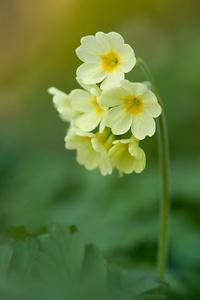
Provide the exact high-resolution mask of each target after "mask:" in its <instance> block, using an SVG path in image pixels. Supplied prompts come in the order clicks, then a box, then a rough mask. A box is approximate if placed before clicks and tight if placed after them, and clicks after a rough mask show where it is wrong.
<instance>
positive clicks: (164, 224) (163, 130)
mask: <svg viewBox="0 0 200 300" xmlns="http://www.w3.org/2000/svg"><path fill="white" fill-rule="evenodd" d="M137 63H138V66H140V67H141V69H142V71H143V73H144V75H145V77H146V78H147V80H148V81H150V82H151V84H152V89H153V92H154V93H155V94H156V96H157V98H158V102H159V103H160V104H161V106H162V114H161V116H160V117H159V118H158V121H157V127H158V149H159V158H160V169H161V176H162V197H161V207H160V233H159V244H158V254H157V255H158V256H157V260H158V261H157V264H158V276H159V278H160V279H164V276H165V270H166V264H167V244H168V219H169V209H170V199H169V151H168V133H167V127H166V121H165V114H164V109H163V104H162V100H161V98H160V96H159V93H158V91H157V88H156V85H155V83H154V80H153V77H152V75H151V73H150V71H149V70H148V68H147V66H146V65H145V63H144V62H143V60H142V59H141V58H137Z"/></svg>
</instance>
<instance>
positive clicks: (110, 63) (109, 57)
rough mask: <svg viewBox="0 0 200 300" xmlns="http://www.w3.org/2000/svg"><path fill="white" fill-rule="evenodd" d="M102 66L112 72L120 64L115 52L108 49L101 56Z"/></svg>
mask: <svg viewBox="0 0 200 300" xmlns="http://www.w3.org/2000/svg"><path fill="white" fill-rule="evenodd" d="M101 60H102V68H103V70H105V71H108V72H112V71H114V70H115V69H117V68H118V66H119V64H120V57H119V55H118V54H117V53H115V52H113V51H110V52H108V53H106V54H105V55H102V56H101Z"/></svg>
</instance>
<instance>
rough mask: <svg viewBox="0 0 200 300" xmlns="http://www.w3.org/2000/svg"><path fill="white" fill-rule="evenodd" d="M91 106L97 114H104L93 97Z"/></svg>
mask: <svg viewBox="0 0 200 300" xmlns="http://www.w3.org/2000/svg"><path fill="white" fill-rule="evenodd" d="M92 104H93V105H94V107H95V109H96V113H97V114H102V113H103V112H104V110H103V109H102V108H101V107H100V106H99V104H98V103H97V97H94V98H93V99H92Z"/></svg>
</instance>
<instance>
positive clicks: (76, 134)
mask: <svg viewBox="0 0 200 300" xmlns="http://www.w3.org/2000/svg"><path fill="white" fill-rule="evenodd" d="M106 136H107V133H106V132H104V133H102V134H99V133H97V134H94V133H90V132H82V131H80V130H77V129H74V128H73V129H70V130H69V132H68V134H67V135H66V137H65V147H66V149H70V150H77V157H76V158H77V161H78V163H79V164H81V165H84V166H85V168H86V169H88V170H93V169H96V168H99V170H100V172H101V174H102V175H107V174H111V173H112V165H111V163H110V161H109V159H108V150H109V148H110V147H111V144H112V141H110V143H108V141H107V139H106Z"/></svg>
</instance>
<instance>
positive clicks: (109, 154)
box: [49, 32, 161, 175]
mask: <svg viewBox="0 0 200 300" xmlns="http://www.w3.org/2000/svg"><path fill="white" fill-rule="evenodd" d="M76 54H77V56H78V57H79V59H80V60H82V61H83V63H82V65H81V66H79V67H78V69H77V81H78V83H79V85H80V86H81V88H80V89H75V90H72V91H71V92H70V93H69V94H65V93H64V92H62V91H59V90H58V89H56V88H53V87H52V88H50V89H49V93H50V94H52V95H53V103H54V106H55V108H56V109H57V110H58V112H59V115H60V117H61V118H62V119H63V120H64V121H67V122H69V123H70V126H69V129H68V131H67V135H66V137H65V147H66V148H67V149H72V150H73V149H75V150H77V161H78V162H79V163H80V164H82V165H84V166H85V167H86V168H87V169H88V170H93V169H95V168H99V169H100V171H101V173H102V175H106V174H111V173H112V171H113V170H114V169H115V168H116V169H118V170H119V171H120V172H122V173H126V174H129V173H131V172H133V171H134V172H136V173H140V172H141V171H142V170H143V169H144V168H145V164H146V158H145V153H144V151H143V150H142V149H141V148H140V147H139V141H140V140H143V139H144V138H145V137H146V136H152V135H153V134H154V133H155V129H156V126H155V120H154V118H156V117H158V116H159V115H160V114H161V107H160V105H159V103H158V101H157V98H156V96H155V94H154V93H153V92H152V91H151V90H150V89H149V88H148V86H147V84H145V83H140V82H130V81H128V80H126V79H125V73H128V72H130V71H131V70H132V69H133V68H134V66H135V64H136V57H135V54H134V51H133V49H132V48H131V47H130V46H129V45H128V44H125V43H124V40H123V38H122V36H121V35H120V34H118V33H116V32H109V33H107V34H106V33H103V32H97V33H96V35H95V36H92V35H90V36H86V37H83V38H82V39H81V45H80V46H79V47H78V48H77V49H76Z"/></svg>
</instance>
